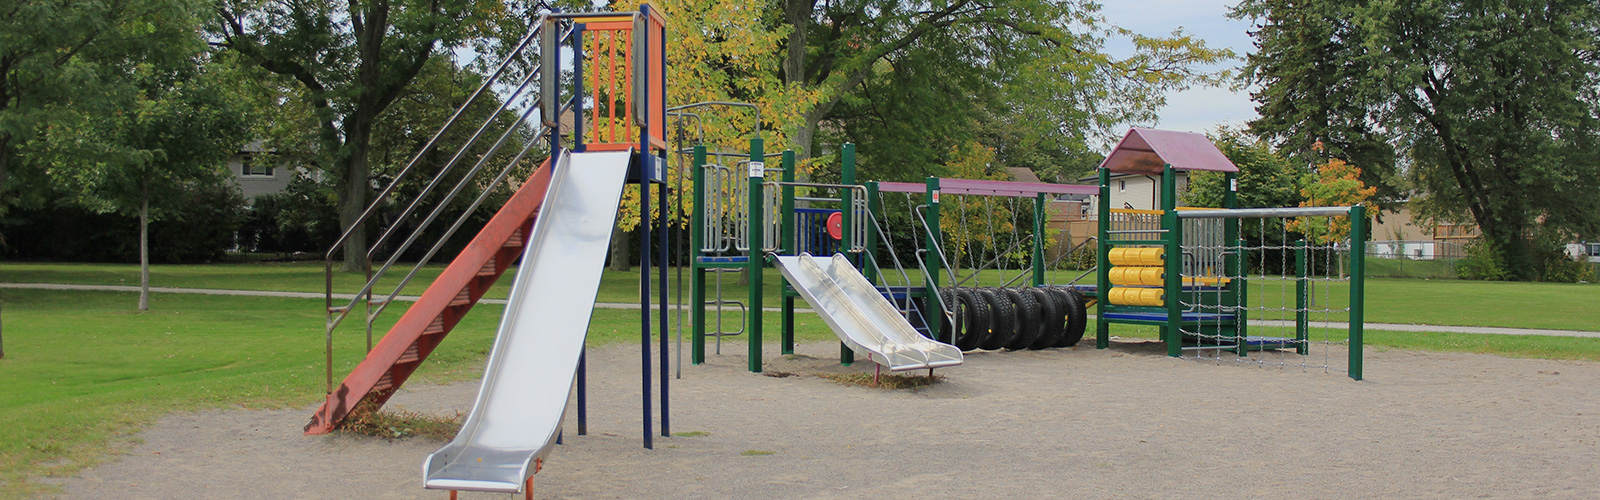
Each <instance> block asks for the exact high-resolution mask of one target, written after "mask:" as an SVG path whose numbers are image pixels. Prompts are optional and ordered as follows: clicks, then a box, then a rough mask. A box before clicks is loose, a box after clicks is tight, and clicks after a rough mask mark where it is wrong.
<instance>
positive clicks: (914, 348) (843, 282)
mask: <svg viewBox="0 0 1600 500" xmlns="http://www.w3.org/2000/svg"><path fill="white" fill-rule="evenodd" d="M777 259H778V270H780V271H782V272H783V276H784V277H785V278H788V279H789V283H791V284H793V285H794V287H795V289H797V290H799V291H800V295H801V296H802V297H805V298H806V302H809V303H811V307H812V308H813V309H815V310H816V311H817V312H818V313H819V314H821V315H822V319H823V320H824V321H827V322H828V326H829V327H832V328H833V333H834V334H837V335H838V336H839V340H842V341H844V344H845V345H847V346H849V347H850V350H852V351H855V352H856V354H858V355H861V356H864V357H866V358H867V359H870V360H872V361H873V362H876V363H878V364H880V365H884V366H887V367H889V369H890V370H892V371H901V370H916V369H920V368H939V367H944V366H955V365H959V364H961V349H959V348H956V346H953V345H950V344H946V343H942V342H938V341H935V340H932V339H929V338H927V337H924V336H922V334H920V333H917V330H916V329H914V328H912V327H911V323H908V322H906V318H905V317H904V316H901V315H900V311H898V310H896V309H895V308H894V305H893V304H890V303H889V299H886V298H884V297H883V294H881V293H878V289H877V287H874V286H872V282H870V281H867V278H866V277H865V276H862V275H861V273H860V272H859V271H856V268H855V266H853V265H850V261H849V260H846V259H845V258H844V255H840V254H834V256H833V258H832V259H829V260H818V259H816V258H814V257H812V256H811V254H807V253H802V254H800V255H797V256H778V257H777Z"/></svg>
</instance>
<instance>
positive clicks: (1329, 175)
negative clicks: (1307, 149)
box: [1288, 158, 1378, 251]
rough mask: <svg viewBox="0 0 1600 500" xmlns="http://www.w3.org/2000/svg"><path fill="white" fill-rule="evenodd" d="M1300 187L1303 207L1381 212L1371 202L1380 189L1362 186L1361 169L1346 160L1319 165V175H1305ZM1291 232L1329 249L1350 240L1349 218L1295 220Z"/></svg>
mask: <svg viewBox="0 0 1600 500" xmlns="http://www.w3.org/2000/svg"><path fill="white" fill-rule="evenodd" d="M1300 186H1301V187H1300V196H1302V197H1304V198H1305V200H1304V201H1301V202H1300V206H1302V207H1330V206H1333V207H1350V206H1356V205H1366V206H1367V211H1368V212H1371V213H1377V212H1378V206H1377V205H1376V204H1374V203H1372V202H1370V201H1368V200H1369V199H1371V198H1372V195H1374V194H1377V192H1378V188H1375V187H1367V185H1366V184H1364V183H1362V182H1361V169H1359V168H1356V166H1355V165H1351V164H1349V163H1345V162H1344V160H1340V159H1338V158H1333V159H1330V160H1328V162H1327V163H1324V164H1322V165H1318V166H1317V172H1316V173H1314V174H1306V176H1305V177H1304V178H1302V179H1301V181H1300ZM1288 228H1289V230H1290V231H1294V232H1297V233H1300V234H1302V235H1304V236H1305V237H1306V239H1308V240H1310V241H1311V242H1312V243H1315V244H1321V245H1326V244H1330V243H1335V242H1340V241H1344V240H1345V239H1346V238H1349V237H1350V218H1349V217H1296V218H1295V219H1294V220H1291V221H1289V223H1288ZM1361 251H1365V250H1361Z"/></svg>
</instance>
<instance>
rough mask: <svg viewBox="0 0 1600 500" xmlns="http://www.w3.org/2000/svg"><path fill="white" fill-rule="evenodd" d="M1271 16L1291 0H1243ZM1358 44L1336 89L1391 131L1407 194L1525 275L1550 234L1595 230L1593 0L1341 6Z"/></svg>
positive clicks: (1599, 178)
mask: <svg viewBox="0 0 1600 500" xmlns="http://www.w3.org/2000/svg"><path fill="white" fill-rule="evenodd" d="M1241 6H1256V7H1259V8H1260V9H1258V10H1257V12H1260V13H1261V14H1262V15H1266V16H1268V17H1269V18H1270V17H1271V16H1275V15H1280V14H1290V13H1291V12H1292V11H1293V8H1294V7H1290V6H1288V5H1283V4H1268V3H1265V2H1262V3H1259V4H1258V3H1255V2H1246V3H1244V4H1241ZM1335 12H1337V16H1339V17H1344V18H1348V19H1350V20H1351V22H1350V23H1348V29H1341V30H1336V31H1335V32H1334V33H1333V37H1334V38H1335V39H1337V40H1339V41H1342V42H1344V43H1348V44H1350V46H1352V47H1359V50H1351V51H1348V52H1347V53H1340V55H1339V57H1337V58H1336V59H1335V60H1336V61H1337V62H1338V63H1339V64H1345V63H1348V64H1352V65H1355V66H1356V67H1358V68H1370V69H1371V70H1370V71H1365V72H1362V73H1361V74H1359V75H1348V76H1344V77H1341V78H1338V79H1337V81H1336V83H1337V85H1324V86H1322V87H1312V88H1311V89H1308V91H1311V92H1331V91H1333V90H1334V89H1335V88H1348V89H1350V91H1349V92H1348V94H1346V95H1341V97H1342V98H1346V99H1348V101H1349V102H1351V103H1353V104H1354V105H1355V106H1356V109H1359V110H1360V111H1362V112H1363V113H1365V116H1366V117H1367V118H1366V119H1367V120H1369V122H1368V123H1369V124H1371V125H1372V126H1373V127H1374V128H1375V129H1376V128H1382V129H1384V130H1386V131H1388V133H1390V134H1392V137H1390V139H1389V140H1391V141H1392V142H1393V143H1394V144H1395V145H1397V146H1398V147H1399V148H1400V150H1401V151H1402V152H1403V153H1404V154H1405V155H1406V157H1407V158H1406V159H1407V160H1408V161H1409V162H1410V163H1411V166H1410V172H1409V179H1410V180H1411V182H1412V183H1414V184H1415V187H1416V188H1417V189H1418V190H1419V192H1418V193H1417V195H1416V196H1414V197H1413V200H1412V206H1413V207H1414V208H1415V209H1416V211H1417V213H1419V214H1421V215H1424V216H1425V217H1434V218H1444V219H1449V218H1470V219H1471V220H1473V221H1475V222H1476V223H1477V225H1478V227H1479V229H1480V230H1481V231H1482V232H1483V235H1484V238H1485V240H1486V242H1487V243H1488V244H1489V245H1490V246H1492V247H1493V249H1494V254H1495V255H1496V256H1497V258H1498V259H1499V260H1500V261H1501V262H1502V263H1503V264H1504V267H1505V269H1506V270H1507V271H1508V272H1509V273H1510V274H1511V276H1512V277H1513V278H1516V279H1534V278H1536V277H1538V276H1539V269H1541V268H1542V267H1544V261H1547V260H1548V259H1549V258H1550V257H1548V256H1550V255H1559V252H1550V251H1548V250H1549V249H1548V248H1543V247H1547V246H1549V245H1550V244H1551V242H1555V241H1560V240H1561V239H1563V238H1567V237H1571V236H1573V235H1577V234H1586V233H1588V234H1592V233H1594V232H1595V231H1597V230H1600V197H1596V196H1595V193H1596V192H1600V158H1597V157H1595V155H1594V154H1593V153H1592V152H1593V151H1595V150H1596V149H1597V145H1600V46H1597V45H1600V43H1597V40H1600V5H1596V4H1595V3H1594V2H1592V1H1587V0H1517V1H1511V2H1467V1H1459V0H1457V1H1446V0H1410V1H1402V2H1375V3H1371V4H1361V5H1348V6H1342V7H1340V8H1339V10H1337V11H1335Z"/></svg>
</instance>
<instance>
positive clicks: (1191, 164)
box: [1100, 128, 1239, 174]
mask: <svg viewBox="0 0 1600 500" xmlns="http://www.w3.org/2000/svg"><path fill="white" fill-rule="evenodd" d="M1163 165H1172V168H1173V169H1176V170H1209V171H1213V172H1238V171H1239V167H1236V166H1234V165H1233V162H1231V161H1228V157H1226V156H1223V155H1222V151H1219V150H1217V146H1216V145H1214V144H1212V143H1211V139H1208V138H1206V136H1205V134H1197V133H1194V132H1179V131H1176V130H1154V129H1148V128H1133V129H1129V130H1128V135H1125V136H1122V141H1121V142H1118V143H1117V147H1116V148H1115V149H1112V150H1111V154H1110V155H1107V156H1106V161H1103V162H1101V163H1100V168H1105V169H1110V170H1111V171H1112V172H1115V173H1119V174H1120V173H1130V174H1159V173H1161V167H1162V166H1163Z"/></svg>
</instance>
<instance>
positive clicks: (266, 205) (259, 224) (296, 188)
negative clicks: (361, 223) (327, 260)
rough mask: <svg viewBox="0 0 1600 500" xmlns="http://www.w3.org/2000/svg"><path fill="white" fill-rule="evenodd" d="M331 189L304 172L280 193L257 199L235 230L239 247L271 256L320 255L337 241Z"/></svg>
mask: <svg viewBox="0 0 1600 500" xmlns="http://www.w3.org/2000/svg"><path fill="white" fill-rule="evenodd" d="M340 233H341V231H340V229H339V209H338V206H337V205H336V204H335V202H334V197H333V195H332V194H331V187H328V186H324V185H322V184H320V183H318V182H317V181H315V180H313V179H312V178H311V177H310V176H308V175H306V174H305V173H304V172H302V173H300V174H299V175H298V176H296V177H295V179H294V180H293V181H290V182H289V187H288V189H285V190H284V191H283V192H282V193H276V194H267V195H261V196H257V197H256V199H255V200H254V201H253V202H252V203H251V204H250V209H249V211H247V212H246V214H245V217H244V224H243V225H242V226H241V227H240V228H239V247H240V248H243V249H246V250H251V251H256V252H271V253H293V252H312V253H320V252H322V251H324V250H327V248H328V246H329V245H332V244H333V242H334V241H335V240H337V239H339V234H340Z"/></svg>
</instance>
